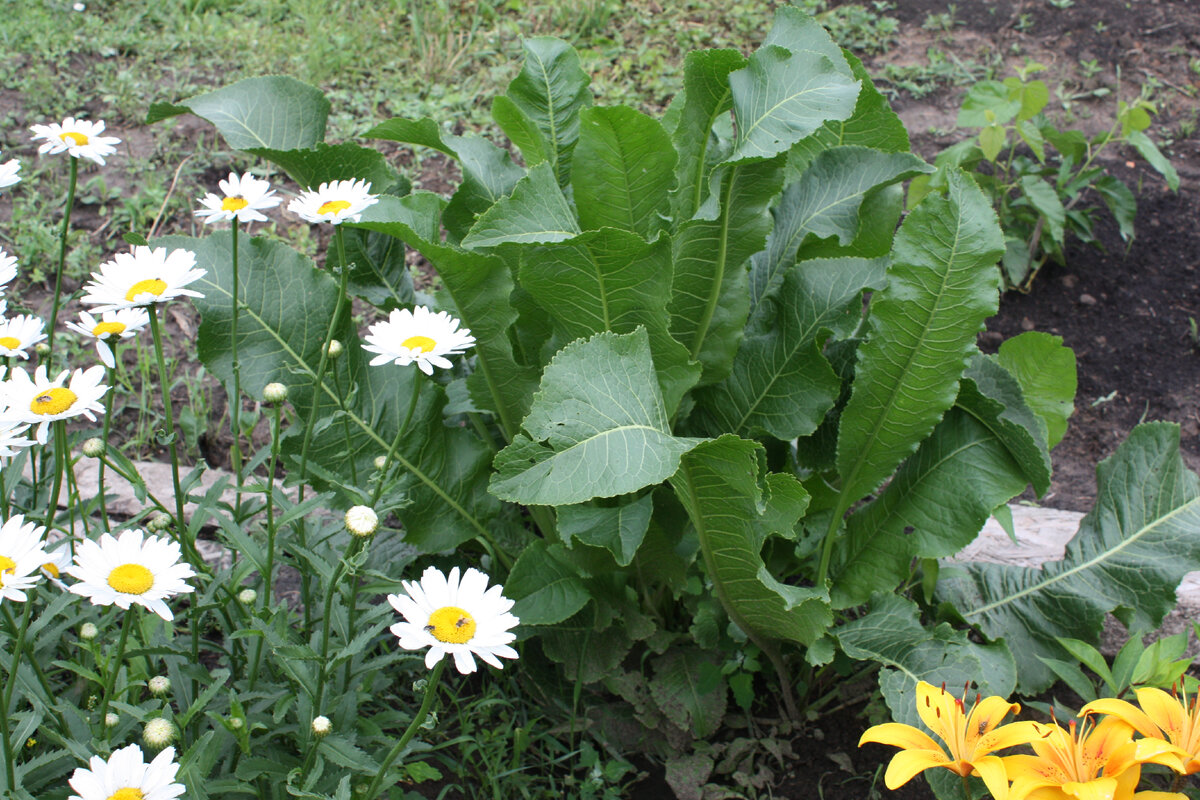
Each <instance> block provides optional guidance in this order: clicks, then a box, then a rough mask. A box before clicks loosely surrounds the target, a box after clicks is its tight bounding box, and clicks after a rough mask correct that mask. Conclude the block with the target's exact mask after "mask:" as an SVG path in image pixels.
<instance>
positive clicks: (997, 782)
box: [971, 756, 1008, 800]
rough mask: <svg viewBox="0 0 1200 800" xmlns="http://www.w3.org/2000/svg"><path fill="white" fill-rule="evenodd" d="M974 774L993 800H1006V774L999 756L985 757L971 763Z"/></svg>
mask: <svg viewBox="0 0 1200 800" xmlns="http://www.w3.org/2000/svg"><path fill="white" fill-rule="evenodd" d="M971 766H973V767H974V768H975V772H977V773H978V774H979V777H981V778H983V783H984V785H985V786H987V788H988V791H989V792H990V793H991V795H992V797H993V798H994V800H1008V772H1007V770H1005V769H1004V760H1003V759H1002V758H1000V756H985V757H984V758H977V759H975V760H974V761H972V762H971Z"/></svg>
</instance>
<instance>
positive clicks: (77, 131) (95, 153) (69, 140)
mask: <svg viewBox="0 0 1200 800" xmlns="http://www.w3.org/2000/svg"><path fill="white" fill-rule="evenodd" d="M29 130H31V131H33V140H34V141H35V142H36V141H37V140H39V139H45V140H46V141H45V142H43V143H42V146H41V147H39V148H38V152H39V153H64V152H65V153H67V154H69V155H71V156H72V157H73V158H90V159H91V160H92V161H95V162H96V163H97V164H100V165H103V164H104V157H105V156H111V155H112V154H113V153H115V152H117V148H116V145H118V144H120V143H121V140H120V139H118V138H116V137H115V136H101V135H100V134H102V133H104V123H103V122H101V121H99V120H97V121H96V122H92V121H90V120H86V119H75V118H74V117H67V118H66V119H64V120H63V121H62V124H61V125H60V124H59V123H57V122H51V123H50V124H49V125H33V126H31V127H30V128H29Z"/></svg>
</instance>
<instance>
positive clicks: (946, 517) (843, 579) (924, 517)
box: [830, 409, 1027, 608]
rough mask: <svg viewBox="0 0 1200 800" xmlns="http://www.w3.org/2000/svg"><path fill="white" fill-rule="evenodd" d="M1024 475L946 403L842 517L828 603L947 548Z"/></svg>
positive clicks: (848, 602) (964, 538)
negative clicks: (862, 501)
mask: <svg viewBox="0 0 1200 800" xmlns="http://www.w3.org/2000/svg"><path fill="white" fill-rule="evenodd" d="M1026 484H1027V480H1026V478H1025V475H1024V474H1023V473H1022V471H1021V469H1020V467H1019V466H1018V465H1017V463H1016V462H1015V461H1014V460H1013V457H1012V455H1011V454H1010V453H1009V451H1008V449H1007V448H1006V447H1005V446H1004V444H1003V442H1001V441H1000V440H999V439H997V438H996V436H995V435H994V434H993V433H992V432H991V431H989V430H988V428H987V427H986V426H985V425H984V424H982V423H981V422H980V421H979V420H977V419H975V418H974V417H972V416H971V415H970V414H967V413H966V412H964V411H961V410H959V409H951V410H950V411H949V412H948V413H947V414H946V416H945V418H944V419H942V421H941V423H940V424H939V425H938V426H937V427H936V428H934V430H933V434H932V435H931V436H930V437H929V438H928V439H926V440H925V441H924V442H922V443H921V447H920V449H918V450H917V452H916V453H914V454H913V455H912V456H911V457H910V458H909V459H908V460H907V461H905V462H904V464H903V465H902V466H901V467H900V469H899V470H897V472H896V474H895V476H894V477H893V478H892V480H891V482H890V483H889V484H888V486H887V488H886V489H884V490H883V492H881V493H880V495H879V497H877V498H876V499H875V500H873V501H872V502H871V503H869V504H868V505H866V506H865V507H864V508H862V509H860V510H858V511H857V512H856V513H855V514H854V515H853V516H851V517H850V519H849V520H848V521H847V523H846V534H845V536H843V537H842V538H840V539H839V540H838V541H837V544H836V545H835V548H834V554H833V568H832V569H831V570H830V575H831V577H832V578H833V588H832V589H831V590H830V595H831V596H832V598H833V604H834V607H836V608H848V607H851V606H856V605H860V604H862V603H864V602H866V600H867V598H868V597H870V596H871V593H872V592H875V591H878V590H880V589H886V588H890V587H895V586H899V585H900V584H901V583H902V582H903V581H904V580H905V579H906V578H907V577H908V574H909V571H910V570H911V569H912V566H911V565H912V560H913V558H915V557H919V558H938V557H942V556H948V555H953V554H954V553H956V552H958V551H959V550H961V549H962V548H964V547H966V546H967V545H968V544H970V543H971V541H972V540H973V539H974V538H975V537H976V535H978V533H979V531H980V530H981V529H982V528H983V524H984V523H985V522H987V520H988V517H990V516H991V515H992V512H993V511H994V510H995V509H996V507H997V506H999V505H1002V504H1003V503H1006V502H1008V501H1009V500H1010V499H1012V498H1013V497H1015V496H1016V495H1018V494H1020V493H1021V491H1022V490H1023V489H1024V488H1025V486H1026Z"/></svg>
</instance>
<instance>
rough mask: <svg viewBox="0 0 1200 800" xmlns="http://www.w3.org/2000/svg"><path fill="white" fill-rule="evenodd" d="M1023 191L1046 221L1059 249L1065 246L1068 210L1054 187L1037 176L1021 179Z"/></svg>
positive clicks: (1051, 236)
mask: <svg viewBox="0 0 1200 800" xmlns="http://www.w3.org/2000/svg"><path fill="white" fill-rule="evenodd" d="M1021 191H1022V192H1024V193H1025V198H1026V199H1027V200H1028V201H1029V203H1030V205H1032V206H1033V207H1034V208H1035V209H1037V212H1038V213H1039V214H1041V215H1042V217H1043V218H1044V219H1045V220H1046V226H1047V228H1048V229H1049V231H1050V238H1051V239H1052V240H1054V243H1055V244H1057V245H1058V246H1059V247H1062V245H1063V240H1064V239H1063V237H1064V236H1065V233H1064V226H1065V225H1066V224H1067V210H1066V209H1065V208H1063V204H1062V200H1061V199H1060V198H1059V196H1058V193H1057V192H1056V191H1054V187H1053V186H1051V185H1050V184H1049V183H1047V182H1046V181H1045V180H1044V179H1042V178H1039V177H1038V176H1037V175H1023V176H1022V177H1021Z"/></svg>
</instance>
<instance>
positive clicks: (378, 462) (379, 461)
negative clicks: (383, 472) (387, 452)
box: [375, 456, 387, 469]
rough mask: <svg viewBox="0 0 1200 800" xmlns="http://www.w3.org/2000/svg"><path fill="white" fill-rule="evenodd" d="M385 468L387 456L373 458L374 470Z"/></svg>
mask: <svg viewBox="0 0 1200 800" xmlns="http://www.w3.org/2000/svg"><path fill="white" fill-rule="evenodd" d="M386 466H387V456H375V469H383V468H384V467H386Z"/></svg>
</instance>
